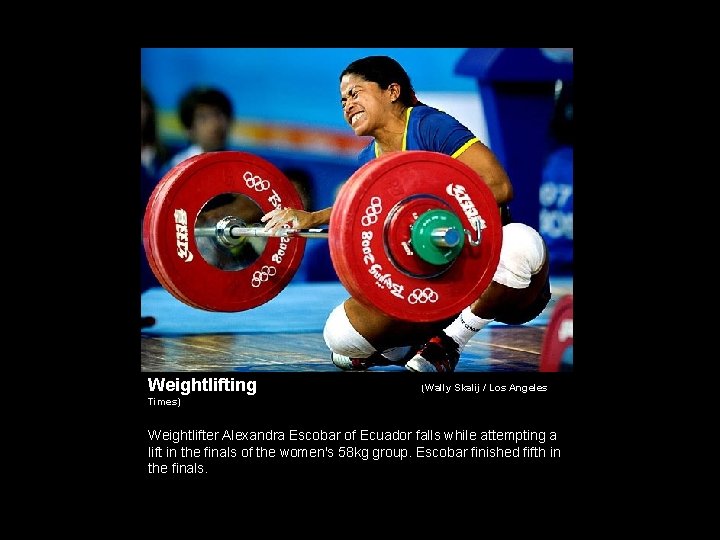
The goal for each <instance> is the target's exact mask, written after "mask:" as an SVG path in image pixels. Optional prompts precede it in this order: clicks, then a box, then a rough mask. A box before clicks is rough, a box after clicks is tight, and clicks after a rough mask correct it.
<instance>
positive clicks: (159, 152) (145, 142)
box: [140, 84, 170, 163]
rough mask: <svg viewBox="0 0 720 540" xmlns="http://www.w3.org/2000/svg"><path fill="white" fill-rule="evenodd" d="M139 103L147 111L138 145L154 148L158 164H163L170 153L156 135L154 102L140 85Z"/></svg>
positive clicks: (148, 92)
mask: <svg viewBox="0 0 720 540" xmlns="http://www.w3.org/2000/svg"><path fill="white" fill-rule="evenodd" d="M140 101H141V102H142V103H145V105H146V106H147V110H148V114H147V117H146V118H145V124H142V123H141V125H140V145H141V146H154V147H155V152H156V156H157V160H158V162H160V163H163V162H165V161H166V160H167V159H168V158H169V157H170V152H169V150H168V148H167V147H166V146H165V144H164V143H163V141H162V140H160V136H159V134H158V125H157V109H156V108H155V100H154V99H153V97H152V95H151V94H150V91H149V90H148V89H147V88H145V86H144V85H142V84H141V85H140Z"/></svg>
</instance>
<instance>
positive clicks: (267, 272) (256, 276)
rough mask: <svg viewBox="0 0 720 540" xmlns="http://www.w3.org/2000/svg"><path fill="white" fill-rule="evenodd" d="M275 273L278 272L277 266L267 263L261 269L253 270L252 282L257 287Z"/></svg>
mask: <svg viewBox="0 0 720 540" xmlns="http://www.w3.org/2000/svg"><path fill="white" fill-rule="evenodd" d="M275 274H277V268H275V267H274V266H267V265H265V266H263V267H262V268H261V269H260V270H255V272H253V276H252V279H251V280H250V284H251V285H252V286H253V287H256V288H257V287H259V286H260V285H262V284H263V283H265V282H266V281H267V280H268V279H270V276H274V275H275Z"/></svg>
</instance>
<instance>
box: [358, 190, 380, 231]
mask: <svg viewBox="0 0 720 540" xmlns="http://www.w3.org/2000/svg"><path fill="white" fill-rule="evenodd" d="M380 212H382V201H381V200H380V197H373V198H372V199H370V206H368V207H367V208H366V209H365V215H364V216H363V217H362V219H361V220H360V222H361V223H362V224H363V225H364V226H365V227H369V226H370V225H373V224H375V223H377V220H378V214H379V213H380Z"/></svg>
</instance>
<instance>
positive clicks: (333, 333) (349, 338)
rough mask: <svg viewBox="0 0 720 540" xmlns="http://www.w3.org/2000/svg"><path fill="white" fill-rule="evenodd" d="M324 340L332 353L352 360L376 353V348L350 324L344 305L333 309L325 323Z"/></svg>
mask: <svg viewBox="0 0 720 540" xmlns="http://www.w3.org/2000/svg"><path fill="white" fill-rule="evenodd" d="M323 338H324V339H325V344H326V345H327V346H328V348H329V349H330V350H331V351H332V352H334V353H336V354H342V355H345V356H349V357H350V358H367V357H368V356H370V355H371V354H372V353H374V352H375V348H374V347H373V346H372V345H370V343H369V342H368V340H366V339H365V338H364V337H363V336H362V335H360V333H359V332H358V331H357V330H355V328H354V327H353V325H352V324H351V323H350V319H348V317H347V314H346V313H345V306H344V304H340V305H339V306H337V307H336V308H335V309H333V310H332V312H331V313H330V316H329V317H328V318H327V321H325V328H324V329H323Z"/></svg>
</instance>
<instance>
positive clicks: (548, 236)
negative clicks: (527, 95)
mask: <svg viewBox="0 0 720 540" xmlns="http://www.w3.org/2000/svg"><path fill="white" fill-rule="evenodd" d="M550 136H551V141H552V150H551V152H550V154H549V155H548V158H547V160H546V162H545V166H544V168H543V172H542V183H541V184H540V228H539V230H540V234H541V235H542V236H543V238H544V240H545V243H546V244H547V247H548V251H549V253H550V269H551V272H552V273H554V274H571V273H572V269H573V150H574V146H575V138H574V130H573V83H572V81H558V90H557V92H556V96H555V108H554V112H553V117H552V120H551V122H550Z"/></svg>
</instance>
